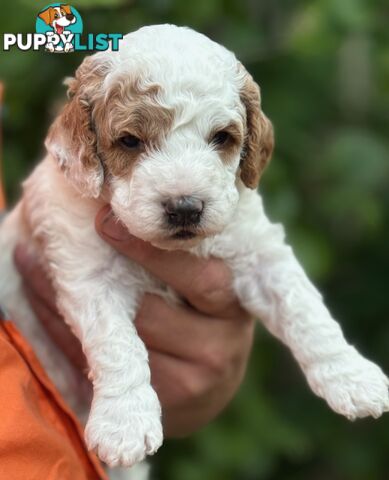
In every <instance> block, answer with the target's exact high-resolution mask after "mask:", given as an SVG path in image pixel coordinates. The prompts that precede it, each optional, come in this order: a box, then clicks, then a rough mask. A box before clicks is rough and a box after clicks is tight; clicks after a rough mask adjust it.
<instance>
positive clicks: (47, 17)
mask: <svg viewBox="0 0 389 480" xmlns="http://www.w3.org/2000/svg"><path fill="white" fill-rule="evenodd" d="M38 17H39V18H40V19H42V20H43V21H44V22H45V24H46V25H50V23H51V22H52V20H53V7H47V8H46V10H43V12H40V13H39V14H38Z"/></svg>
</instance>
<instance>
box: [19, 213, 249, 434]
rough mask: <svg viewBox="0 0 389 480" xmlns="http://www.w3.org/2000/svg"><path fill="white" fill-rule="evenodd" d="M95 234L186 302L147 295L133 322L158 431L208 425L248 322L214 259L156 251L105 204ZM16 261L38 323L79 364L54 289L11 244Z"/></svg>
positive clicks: (242, 364) (235, 383)
mask: <svg viewBox="0 0 389 480" xmlns="http://www.w3.org/2000/svg"><path fill="white" fill-rule="evenodd" d="M96 229H97V232H98V233H99V234H100V235H101V237H102V238H103V239H104V240H105V241H106V242H108V243H110V244H111V245H112V246H113V247H114V248H116V249H117V250H118V251H119V252H120V253H122V254H123V255H125V256H127V257H128V258H130V259H132V260H134V261H136V262H137V263H139V264H140V265H142V266H143V267H144V268H146V269H147V270H148V271H149V272H150V273H152V274H153V275H155V276H156V277H158V278H159V279H160V280H162V281H163V282H165V283H167V284H168V285H170V286H171V287H172V288H173V289H174V290H175V291H176V292H177V293H178V294H179V295H181V296H182V297H183V298H184V299H185V300H186V302H187V305H168V304H167V303H166V302H165V301H164V300H163V299H162V298H161V297H159V296H157V295H151V294H146V295H145V297H144V298H143V301H142V303H141V306H140V310H139V312H138V315H137V318H136V321H135V322H136V327H137V330H138V333H139V335H140V337H141V338H142V339H143V341H144V342H145V344H146V346H147V348H148V351H149V359H150V367H151V379H152V384H153V386H154V388H155V389H156V391H157V393H158V396H159V399H160V401H161V404H162V411H163V424H164V434H165V436H185V435H188V434H190V433H192V432H193V431H195V430H198V429H199V428H201V427H202V426H203V425H205V424H207V423H209V422H210V421H211V420H212V419H213V418H214V417H215V416H216V415H217V414H218V413H220V411H221V410H222V409H223V408H224V407H225V405H226V404H227V403H228V402H229V401H230V400H231V398H232V397H233V395H234V394H235V392H236V390H237V389H238V387H239V385H240V383H241V380H242V378H243V376H244V372H245V369H246V364H247V359H248V356H249V352H250V349H251V343H252V338H253V331H254V322H253V321H252V320H251V319H249V318H248V316H247V314H246V313H245V312H244V311H243V310H242V309H241V308H240V306H239V304H238V302H237V300H236V298H235V297H234V295H233V293H232V291H231V289H230V285H231V276H230V273H229V271H228V269H227V267H226V266H225V265H224V263H223V262H222V261H221V260H217V259H210V260H204V259H199V258H196V257H194V256H192V255H190V254H188V253H186V252H181V251H174V252H168V251H162V250H159V249H156V248H154V247H152V246H151V245H150V244H148V243H145V242H143V241H142V240H140V239H137V238H135V237H133V236H131V235H130V234H129V233H128V232H127V230H126V229H125V228H124V227H123V226H122V225H120V224H118V223H117V222H116V221H115V220H114V219H113V217H112V216H111V215H110V209H109V207H104V208H103V209H102V210H101V211H100V212H99V214H98V215H97V218H96ZM15 260H16V264H17V267H18V269H19V271H20V272H21V274H22V276H23V279H24V283H25V287H26V294H27V297H28V298H29V301H30V303H31V306H32V308H33V310H34V311H35V313H36V315H37V316H38V318H39V319H40V321H41V322H42V323H43V324H44V325H45V327H46V329H47V330H48V332H49V334H50V335H51V336H52V338H53V339H54V341H55V342H56V343H57V344H58V346H59V347H60V348H61V349H62V350H63V351H64V352H65V353H66V354H67V355H68V357H69V359H70V360H71V361H73V363H74V364H75V365H76V366H77V367H79V368H84V367H85V366H86V363H85V358H84V356H83V354H82V351H81V347H80V344H79V342H78V341H77V340H76V338H75V337H74V336H73V334H72V333H71V332H70V330H69V328H68V327H67V326H66V324H65V323H64V321H63V319H62V318H61V317H60V315H59V314H58V312H57V309H56V306H55V293H54V291H53V288H52V286H51V284H50V282H49V280H48V279H47V277H46V276H45V275H44V274H43V272H42V269H41V268H40V267H39V264H38V262H37V260H36V259H35V258H31V257H29V256H28V255H27V252H26V249H23V247H18V249H17V250H16V253H15Z"/></svg>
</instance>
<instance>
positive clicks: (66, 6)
mask: <svg viewBox="0 0 389 480" xmlns="http://www.w3.org/2000/svg"><path fill="white" fill-rule="evenodd" d="M60 7H61V8H63V9H64V10H65V12H66V14H67V15H69V14H71V13H72V9H71V7H70V5H68V4H65V3H62V4H61V5H60Z"/></svg>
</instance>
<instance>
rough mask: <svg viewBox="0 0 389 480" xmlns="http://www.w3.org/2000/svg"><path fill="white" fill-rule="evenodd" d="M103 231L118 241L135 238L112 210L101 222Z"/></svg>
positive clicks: (108, 236)
mask: <svg viewBox="0 0 389 480" xmlns="http://www.w3.org/2000/svg"><path fill="white" fill-rule="evenodd" d="M101 233H102V234H103V235H104V236H105V237H107V238H110V239H111V240H115V241H116V242H123V241H125V240H126V241H128V240H131V238H133V236H132V235H130V233H129V232H128V230H127V228H126V227H125V226H124V225H123V224H122V223H121V222H120V220H118V219H117V218H116V217H115V215H114V213H113V212H112V210H110V211H109V212H108V213H107V214H106V216H105V217H104V219H103V221H102V223H101Z"/></svg>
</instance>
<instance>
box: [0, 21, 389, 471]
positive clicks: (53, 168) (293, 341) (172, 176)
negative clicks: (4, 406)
mask: <svg viewBox="0 0 389 480" xmlns="http://www.w3.org/2000/svg"><path fill="white" fill-rule="evenodd" d="M91 58H92V61H91V62H92V63H91V66H89V68H90V69H91V70H93V71H94V72H98V73H101V72H104V75H103V79H102V80H101V81H100V82H98V83H91V82H88V81H87V82H85V85H83V87H82V88H84V93H85V95H86V96H87V98H88V99H89V100H90V101H91V102H95V105H106V108H107V109H108V108H109V107H108V102H109V101H110V99H112V96H111V95H112V89H113V88H116V87H117V86H118V85H119V87H120V88H121V89H122V90H123V91H125V90H126V88H127V87H126V83H125V82H124V81H123V78H125V79H135V80H136V82H137V84H138V86H139V85H140V87H139V88H140V89H141V90H142V89H143V91H145V90H146V89H147V87H150V86H152V85H155V84H157V85H158V87H159V90H158V94H157V98H156V103H157V104H158V105H159V107H161V108H166V109H170V111H173V112H174V121H172V124H171V125H170V126H169V131H168V132H167V133H166V134H165V136H164V138H163V139H162V140H161V144H160V145H159V146H158V148H155V149H150V150H149V151H147V152H146V153H145V154H143V155H142V156H141V158H140V159H139V161H137V162H135V163H134V165H132V166H131V168H130V169H129V170H128V172H127V173H126V172H124V173H123V172H122V173H121V174H120V175H115V174H109V172H108V176H107V173H106V172H105V174H106V177H105V178H104V172H103V169H102V166H101V164H99V162H97V167H96V168H94V169H92V170H91V171H88V172H86V170H85V169H84V167H83V164H82V163H81V160H80V159H81V157H82V155H83V152H84V153H85V148H86V146H82V149H81V150H82V151H80V152H78V153H77V154H75V153H73V152H72V150H71V148H70V147H68V144H69V142H71V141H72V139H71V138H69V135H68V134H67V132H66V131H63V132H62V133H58V132H57V133H56V135H52V136H51V137H50V138H49V140H48V141H47V147H48V150H49V155H48V156H47V157H46V158H45V159H44V160H43V161H42V163H41V164H40V165H39V166H38V167H37V168H36V169H35V171H34V172H33V174H32V175H31V176H30V178H29V179H28V180H27V181H26V182H25V184H24V195H23V198H22V200H21V202H20V203H19V205H18V206H17V207H16V209H15V210H14V211H13V212H12V213H11V214H10V215H9V216H8V217H7V218H6V220H5V222H4V223H3V225H2V227H1V230H0V251H1V257H0V270H1V272H2V275H1V278H0V303H1V304H4V305H5V307H6V308H7V309H8V310H9V311H10V312H11V313H12V316H13V318H14V319H15V321H16V322H17V323H18V325H19V326H20V328H21V329H22V331H23V332H24V333H25V335H27V336H28V337H29V339H30V341H31V342H32V344H33V345H34V347H35V349H36V351H37V353H38V355H39V356H40V358H41V360H42V362H43V363H44V365H45V367H46V369H47V371H48V373H49V375H50V376H51V378H52V379H53V381H54V382H55V383H56V384H57V386H58V388H59V389H60V391H61V392H62V394H63V395H64V397H65V398H66V399H67V400H68V402H69V403H70V404H71V405H72V406H73V408H75V409H76V410H77V411H78V412H80V408H81V406H80V405H81V403H82V402H81V401H80V397H81V395H80V392H81V389H80V387H79V386H80V385H82V384H83V383H85V382H84V380H83V379H80V376H79V374H78V373H77V372H75V371H74V370H73V369H72V368H71V366H70V365H69V364H68V362H67V361H66V359H65V358H64V357H63V356H62V355H61V354H60V353H59V352H58V350H57V349H56V348H55V347H54V346H53V345H52V344H51V343H50V340H49V339H48V337H47V336H46V335H45V333H44V332H43V331H42V329H41V328H40V327H39V322H38V321H37V320H36V319H35V318H34V316H33V314H32V313H31V311H30V309H29V307H28V304H27V302H26V301H25V300H24V299H23V294H22V289H21V282H20V279H19V276H18V274H17V273H16V271H15V268H14V266H13V263H12V251H13V249H14V246H15V244H16V243H17V242H19V241H22V240H25V241H26V242H27V243H29V244H30V245H31V248H32V249H33V250H34V251H35V252H37V254H38V255H39V256H40V258H41V259H42V263H43V264H44V265H45V267H46V268H47V270H48V272H49V274H50V275H51V277H52V279H53V281H54V284H55V287H56V290H57V294H58V307H59V309H60V311H61V312H62V314H63V315H64V317H65V319H66V322H67V323H68V324H69V325H70V326H71V328H72V330H73V332H74V333H75V335H76V336H77V337H78V338H79V339H80V341H81V343H82V346H83V349H84V352H85V354H86V356H87V359H88V364H89V368H90V379H91V380H92V382H93V390H94V396H93V402H92V408H91V411H90V415H89V419H88V422H87V425H86V441H87V444H88V446H89V448H91V449H96V451H97V453H98V455H99V456H100V458H101V459H102V460H104V461H105V462H106V463H107V464H108V465H110V466H116V465H123V466H130V465H133V464H134V463H136V462H139V461H141V460H142V459H143V458H144V457H145V456H146V455H148V454H152V453H154V452H155V451H156V450H157V449H158V447H159V446H160V445H161V443H162V427H161V408H160V404H159V402H158V398H157V396H156V394H155V392H154V390H153V389H152V387H151V386H150V371H149V366H148V358H147V351H146V349H145V347H144V345H143V343H142V341H141V340H140V338H139V337H138V335H137V333H136V330H135V327H134V325H133V320H134V318H135V315H136V311H137V307H138V302H139V299H140V297H141V296H142V295H143V294H144V293H145V292H147V291H153V292H158V293H159V294H160V295H162V296H166V297H168V296H170V293H169V291H168V289H167V287H166V286H165V285H162V284H160V282H158V281H157V280H156V279H155V278H153V277H152V276H150V275H149V274H148V273H147V272H146V271H145V270H143V269H142V268H141V267H139V266H138V265H136V264H135V263H133V262H131V261H129V260H128V259H126V258H124V257H122V256H121V255H119V254H118V253H116V252H115V251H114V250H113V249H112V248H111V247H110V246H108V245H107V244H105V243H104V242H103V241H102V240H101V239H100V237H99V236H98V235H97V234H96V232H95V229H94V218H95V216H96V213H97V212H98V211H99V209H100V208H101V206H102V205H103V204H104V203H106V202H109V203H111V206H112V208H113V211H114V213H115V214H116V216H117V217H118V219H120V221H122V222H123V223H124V224H125V225H126V226H127V227H128V229H129V231H130V232H131V233H133V234H134V235H136V236H138V237H140V238H142V239H144V240H147V241H150V242H151V243H153V244H154V245H155V246H158V247H160V248H167V249H186V250H188V251H190V252H192V253H193V254H195V255H198V256H202V257H210V256H214V257H219V258H222V259H224V261H225V262H226V263H227V264H228V266H229V267H230V269H231V271H232V273H233V279H234V281H233V287H234V290H235V292H236V294H237V296H238V297H239V299H240V301H241V303H242V305H243V306H244V308H245V309H247V310H248V311H249V312H250V313H251V314H252V315H254V316H256V317H258V318H260V319H261V321H262V322H263V324H264V325H265V326H266V328H268V330H269V331H270V332H271V333H272V334H273V335H275V336H276V337H278V338H279V339H280V340H282V342H284V343H285V344H286V345H287V346H288V347H289V348H290V349H291V351H292V353H293V355H294V357H295V358H296V360H297V362H298V363H299V365H300V366H301V368H302V370H303V372H304V373H305V375H306V377H307V380H308V383H309V385H310V386H311V388H312V390H313V391H314V392H315V393H316V394H317V395H319V396H320V397H322V398H324V399H325V400H326V401H327V402H328V404H329V405H330V406H331V408H332V409H333V410H335V411H336V412H338V413H340V414H342V415H345V416H346V417H348V418H350V419H354V418H356V417H365V416H368V415H372V416H374V417H378V416H380V415H381V414H382V413H383V412H384V411H386V410H388V408H389V397H388V379H387V377H386V376H385V375H384V373H383V372H382V371H381V370H380V368H379V367H378V366H376V365H375V364H373V363H372V362H370V361H368V360H366V359H365V358H363V357H362V356H361V355H360V354H359V353H358V352H357V351H356V350H355V349H354V348H353V347H352V346H350V345H349V344H348V343H347V342H346V340H345V339H344V337H343V334H342V331H341V329H340V327H339V325H338V324H337V323H336V321H335V320H334V319H333V318H332V317H331V315H330V313H329V312H328V310H327V308H326V307H325V305H324V303H323V301H322V297H321V295H320V293H319V292H318V291H317V290H316V289H315V287H314V286H313V285H312V284H311V283H310V281H309V280H308V278H307V276H306V275H305V273H304V271H303V269H302V268H301V266H300V265H299V263H298V262H297V260H296V258H295V256H294V254H293V251H292V249H291V248H290V247H289V246H287V245H286V244H285V240H284V231H283V228H282V226H280V225H274V224H272V223H270V222H269V220H268V219H267V217H266V215H265V212H264V210H263V206H262V200H261V197H260V195H259V194H258V193H257V191H255V190H251V189H249V188H247V187H246V186H245V185H244V183H243V182H242V180H241V179H240V178H239V172H240V168H243V167H242V166H241V165H240V161H241V159H242V158H243V153H242V151H243V152H244V149H245V146H244V145H243V143H242V142H243V138H242V142H241V143H240V144H239V148H237V149H236V151H235V150H234V151H233V152H232V153H231V154H230V155H229V157H228V158H227V159H226V158H222V157H221V155H220V152H218V150H217V149H216V148H215V146H214V145H212V144H210V143H209V141H208V140H207V138H208V137H209V135H210V132H211V131H214V130H215V129H222V128H224V127H226V126H227V125H229V124H231V123H234V124H235V125H236V127H235V128H236V129H237V130H238V131H239V129H241V130H242V131H244V130H245V129H246V125H245V122H246V121H247V122H248V121H249V112H248V111H246V109H245V105H244V102H242V97H241V95H240V93H241V90H242V86H243V83H244V81H245V78H247V77H246V75H247V74H246V72H245V71H244V69H243V70H242V68H241V67H240V65H239V64H238V62H237V60H236V58H235V56H234V55H233V54H232V53H230V52H229V51H227V50H226V49H224V48H223V47H221V46H219V45H217V44H216V43H214V42H212V41H210V40H209V39H207V38H206V37H204V36H203V35H200V34H198V33H196V32H194V31H192V30H189V29H185V28H178V27H175V26H171V25H165V26H154V27H146V28H143V29H141V30H139V31H138V32H135V33H132V34H129V35H128V36H127V37H126V38H125V41H124V43H123V44H122V46H121V49H120V51H119V52H118V53H116V54H115V53H114V52H108V53H99V54H96V55H95V56H93V57H91ZM123 82H124V83H123ZM107 92H108V93H107ZM122 93H123V92H122ZM128 95H129V94H128ZM123 98H126V97H125V95H124V97H123ZM99 102H100V103H99ZM104 102H105V103H104ZM246 107H247V106H246ZM96 108H97V107H96ZM115 108H116V111H118V109H120V108H123V105H121V104H117V105H115ZM102 111H103V112H104V110H102ZM112 111H113V110H112ZM105 112H106V117H107V116H108V118H105V117H104V115H103V116H102V117H98V113H92V118H93V119H94V120H95V122H96V129H97V136H98V140H97V143H99V135H100V138H102V136H103V135H104V134H105V130H104V131H103V130H102V129H101V130H100V131H99V124H98V121H97V119H98V118H100V121H103V120H104V121H106V124H105V125H106V127H105V129H108V130H112V132H113V131H114V130H115V129H118V124H119V123H123V122H125V118H126V115H125V112H124V113H123V112H122V113H121V114H120V115H121V116H120V119H119V116H115V114H113V113H112V114H111V113H107V112H111V110H106V111H105ZM116 115H119V114H118V113H117V114H116ZM246 134H247V132H246ZM112 135H113V133H112ZM100 142H101V146H100V147H99V148H100V161H101V162H104V158H103V157H104V155H105V154H106V155H107V156H108V155H109V152H110V150H109V149H110V148H113V147H111V146H107V147H103V146H102V144H103V141H102V140H100ZM107 144H108V143H107ZM104 148H106V149H107V150H104ZM246 148H247V147H246ZM242 149H243V150H242ZM63 169H65V174H66V175H64V173H63V171H62V170H63ZM177 195H191V196H195V197H197V198H201V199H202V200H203V202H204V205H205V206H204V212H203V217H202V224H201V232H199V235H198V236H197V237H195V238H194V239H191V240H177V239H172V238H171V237H170V236H169V232H168V231H167V229H166V226H165V224H164V221H163V207H162V206H161V205H162V203H163V201H164V199H166V198H170V197H172V196H177ZM82 391H83V392H85V395H84V397H83V399H81V400H87V398H88V386H87V385H84V387H83V389H82Z"/></svg>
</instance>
